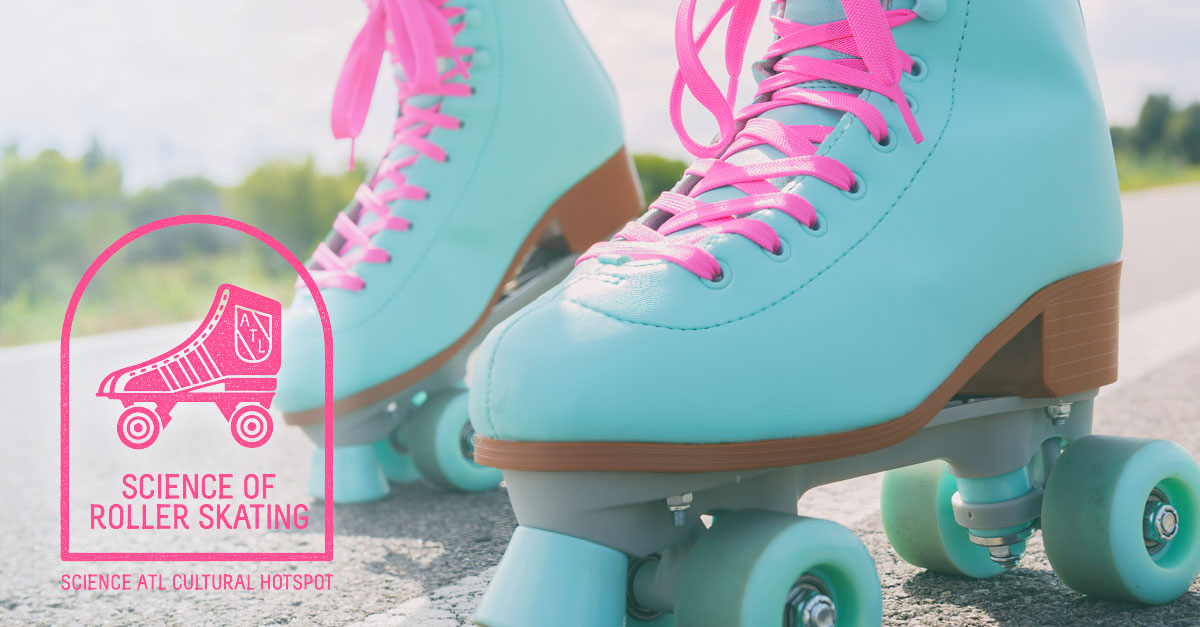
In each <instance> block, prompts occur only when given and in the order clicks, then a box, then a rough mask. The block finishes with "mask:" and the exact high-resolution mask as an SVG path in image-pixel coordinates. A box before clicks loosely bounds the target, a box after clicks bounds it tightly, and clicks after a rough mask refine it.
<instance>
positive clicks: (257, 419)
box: [96, 284, 281, 449]
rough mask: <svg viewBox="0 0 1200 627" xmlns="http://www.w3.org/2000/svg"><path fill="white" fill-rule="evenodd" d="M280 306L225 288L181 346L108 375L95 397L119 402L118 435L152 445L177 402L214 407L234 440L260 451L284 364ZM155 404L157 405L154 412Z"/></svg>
mask: <svg viewBox="0 0 1200 627" xmlns="http://www.w3.org/2000/svg"><path fill="white" fill-rule="evenodd" d="M280 310H281V307H280V306H279V303H278V302H276V301H275V300H272V299H270V298H267V297H266V296H263V295H261V294H255V293H254V292H251V291H250V290H244V289H242V288H240V287H237V286H236V285H229V284H224V285H221V286H220V287H218V288H217V295H216V296H215V297H214V298H213V302H212V305H211V306H210V307H209V309H208V315H206V316H204V320H203V321H202V322H201V323H200V327H199V328H197V329H196V330H195V332H193V333H192V334H191V335H190V336H188V338H187V339H186V340H184V341H183V342H182V343H181V344H179V346H176V347H175V348H174V349H172V350H169V351H167V352H165V353H163V354H162V355H159V356H158V357H154V358H153V359H148V360H146V361H144V362H142V363H140V364H136V365H133V366H129V367H128V368H121V369H120V370H117V371H116V372H113V373H111V374H109V375H108V376H106V377H104V380H103V381H101V382H100V389H99V391H97V392H96V396H100V397H105V398H112V399H116V400H119V401H121V404H122V405H124V406H125V411H123V412H122V413H121V417H120V418H119V419H117V437H119V438H120V439H121V442H122V443H123V444H125V446H128V447H129V448H133V449H142V448H146V447H148V446H150V445H151V444H154V441H155V440H157V439H158V435H159V433H161V432H162V430H163V429H165V428H166V426H167V425H168V424H170V422H171V410H172V409H174V408H175V405H177V404H179V403H215V404H216V406H217V409H219V410H220V412H221V415H222V416H224V417H225V420H226V421H228V422H229V430H230V432H231V433H232V434H233V439H234V441H236V442H237V443H238V444H241V445H242V446H244V447H246V448H258V447H260V446H262V445H263V444H266V443H267V441H268V440H270V439H271V433H272V432H273V431H274V424H273V423H272V421H271V414H269V413H267V410H268V409H270V407H271V399H272V398H273V397H274V396H275V375H276V373H278V372H279V364H280V359H281V351H280V343H279V341H278V338H279V321H280ZM151 406H152V407H151Z"/></svg>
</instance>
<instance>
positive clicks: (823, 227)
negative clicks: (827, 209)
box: [800, 211, 829, 237]
mask: <svg viewBox="0 0 1200 627" xmlns="http://www.w3.org/2000/svg"><path fill="white" fill-rule="evenodd" d="M816 213H817V223H816V226H813V227H811V228H810V227H809V226H808V225H807V224H804V223H803V222H801V223H800V228H802V229H804V232H805V233H807V234H808V236H809V237H823V236H824V235H825V234H826V233H828V232H829V223H828V222H826V221H825V216H824V215H822V214H821V212H820V211H818V212H816Z"/></svg>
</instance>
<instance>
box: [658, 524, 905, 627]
mask: <svg viewBox="0 0 1200 627" xmlns="http://www.w3.org/2000/svg"><path fill="white" fill-rule="evenodd" d="M882 618H883V601H882V598H881V596H880V588H879V576H878V575H877V574H876V572H875V563H874V562H873V561H872V560H871V555H870V554H869V553H867V547H865V546H863V543H862V541H861V540H859V539H858V537H857V536H855V535H854V533H853V532H852V531H850V530H849V529H846V528H845V527H843V526H841V525H839V524H837V523H834V522H830V521H828V520H820V519H817V518H801V517H797V516H793V515H789V514H783V513H779V512H767V511H761V510H742V511H737V512H733V513H731V514H728V515H725V516H722V517H721V518H720V519H719V520H717V522H716V523H714V524H713V526H712V528H711V529H709V530H708V531H707V532H705V533H704V534H703V535H701V536H700V538H699V539H698V540H697V541H696V544H695V546H694V547H693V548H692V550H691V552H690V553H689V554H688V556H687V560H686V561H685V562H684V568H683V575H682V576H681V577H680V580H679V587H678V589H677V591H676V594H675V622H676V623H677V624H679V625H689V626H692V625H696V626H701V627H710V626H711V627H757V626H759V625H779V624H781V622H782V624H783V625H784V626H785V627H812V626H816V625H831V624H834V622H835V621H836V624H837V625H840V626H841V627H848V626H859V625H862V626H866V625H870V626H872V627H874V626H876V625H879V624H880V622H881V621H882Z"/></svg>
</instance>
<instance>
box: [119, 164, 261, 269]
mask: <svg viewBox="0 0 1200 627" xmlns="http://www.w3.org/2000/svg"><path fill="white" fill-rule="evenodd" d="M184 214H208V215H223V214H224V210H223V206H222V199H221V188H220V187H218V186H217V185H216V184H215V183H213V182H212V181H210V180H208V179H206V178H202V177H192V178H182V179H172V180H170V181H167V183H166V184H165V185H163V186H162V187H151V188H147V189H144V190H142V191H140V192H138V193H137V194H136V195H134V196H133V197H132V198H130V199H129V200H128V202H127V203H126V216H127V220H128V221H129V223H130V225H131V226H138V225H142V224H146V223H147V222H153V221H154V220H159V219H162V218H168V217H171V216H177V215H184ZM241 242H242V239H240V238H239V237H238V236H237V234H236V233H233V232H231V231H229V230H228V229H221V228H199V227H198V228H187V229H167V230H165V231H162V232H161V233H159V234H158V235H156V236H155V237H152V238H147V239H146V240H144V241H141V242H138V246H137V247H136V248H131V249H130V250H129V254H130V258H131V260H142V259H178V258H180V257H190V256H192V255H195V254H212V253H217V252H221V251H222V250H228V249H230V248H234V247H236V246H237V245H238V244H239V243H241Z"/></svg>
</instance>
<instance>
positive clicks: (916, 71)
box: [907, 56, 929, 83]
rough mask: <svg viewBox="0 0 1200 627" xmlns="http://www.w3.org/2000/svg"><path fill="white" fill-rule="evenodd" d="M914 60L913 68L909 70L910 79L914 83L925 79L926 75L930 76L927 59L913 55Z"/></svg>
mask: <svg viewBox="0 0 1200 627" xmlns="http://www.w3.org/2000/svg"><path fill="white" fill-rule="evenodd" d="M912 61H913V64H912V69H910V70H909V71H908V72H907V74H908V79H909V80H911V81H912V82H914V83H919V82H921V81H923V80H925V77H926V76H929V64H927V63H925V59H922V58H921V57H918V56H913V58H912Z"/></svg>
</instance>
